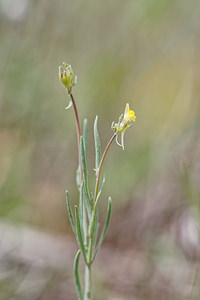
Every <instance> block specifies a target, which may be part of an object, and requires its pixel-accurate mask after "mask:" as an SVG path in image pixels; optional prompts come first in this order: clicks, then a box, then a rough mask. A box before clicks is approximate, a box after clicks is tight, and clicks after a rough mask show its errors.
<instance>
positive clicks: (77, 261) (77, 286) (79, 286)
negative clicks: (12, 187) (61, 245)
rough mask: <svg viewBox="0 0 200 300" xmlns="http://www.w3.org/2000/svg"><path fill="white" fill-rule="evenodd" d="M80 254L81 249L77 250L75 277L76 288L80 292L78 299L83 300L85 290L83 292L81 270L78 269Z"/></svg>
mask: <svg viewBox="0 0 200 300" xmlns="http://www.w3.org/2000/svg"><path fill="white" fill-rule="evenodd" d="M80 254H81V250H80V249H79V250H78V251H77V253H76V256H75V259H74V277H75V283H76V289H77V293H78V299H79V300H83V292H82V288H81V283H80V278H79V271H78V265H79V258H80Z"/></svg>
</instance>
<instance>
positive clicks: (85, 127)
mask: <svg viewBox="0 0 200 300" xmlns="http://www.w3.org/2000/svg"><path fill="white" fill-rule="evenodd" d="M83 143H84V148H85V153H86V151H87V145H88V121H87V119H84V121H83Z"/></svg>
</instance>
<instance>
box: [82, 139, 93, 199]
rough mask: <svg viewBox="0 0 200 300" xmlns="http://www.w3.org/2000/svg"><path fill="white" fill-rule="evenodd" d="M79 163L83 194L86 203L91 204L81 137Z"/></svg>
mask: <svg viewBox="0 0 200 300" xmlns="http://www.w3.org/2000/svg"><path fill="white" fill-rule="evenodd" d="M81 162H82V168H83V180H84V193H85V197H86V198H87V201H88V202H89V203H90V204H91V199H90V195H89V191H88V182H87V165H86V157H85V149H84V143H83V137H81Z"/></svg>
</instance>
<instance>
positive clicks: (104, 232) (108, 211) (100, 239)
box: [93, 197, 112, 261]
mask: <svg viewBox="0 0 200 300" xmlns="http://www.w3.org/2000/svg"><path fill="white" fill-rule="evenodd" d="M111 208H112V200H111V197H109V198H108V210H107V216H106V220H105V225H104V227H103V230H102V233H101V236H100V238H99V242H98V245H97V248H96V251H95V254H94V257H93V261H94V259H95V257H96V255H97V253H98V252H99V250H100V248H101V244H102V242H103V240H104V237H105V235H106V232H107V229H108V225H109V222H110V217H111Z"/></svg>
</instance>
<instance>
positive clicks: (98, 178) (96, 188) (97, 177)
mask: <svg viewBox="0 0 200 300" xmlns="http://www.w3.org/2000/svg"><path fill="white" fill-rule="evenodd" d="M116 135H117V134H116V132H115V133H114V134H113V136H112V137H111V139H110V141H109V142H108V144H107V146H106V148H105V150H104V153H103V155H102V158H101V161H100V164H99V168H98V171H97V175H96V185H95V192H94V204H95V202H96V199H97V195H98V191H99V181H100V175H101V169H102V165H103V162H104V159H105V157H106V154H107V152H108V149H109V148H110V145H111V144H112V142H113V140H114V139H115V137H116Z"/></svg>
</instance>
